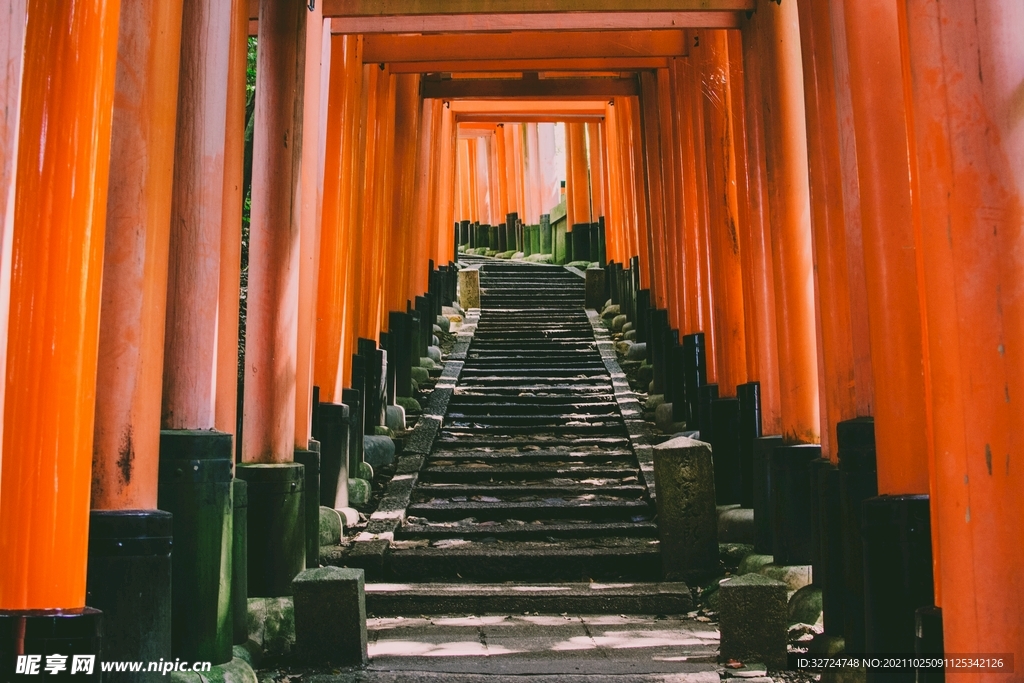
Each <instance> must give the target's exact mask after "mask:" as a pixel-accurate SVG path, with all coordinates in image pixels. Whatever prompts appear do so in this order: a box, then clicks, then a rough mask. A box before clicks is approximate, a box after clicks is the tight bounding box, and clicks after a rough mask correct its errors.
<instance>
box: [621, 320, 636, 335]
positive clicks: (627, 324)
mask: <svg viewBox="0 0 1024 683" xmlns="http://www.w3.org/2000/svg"><path fill="white" fill-rule="evenodd" d="M632 329H633V323H631V322H629V321H626V322H625V323H623V325H622V334H626V333H627V332H629V331H630V330H632Z"/></svg>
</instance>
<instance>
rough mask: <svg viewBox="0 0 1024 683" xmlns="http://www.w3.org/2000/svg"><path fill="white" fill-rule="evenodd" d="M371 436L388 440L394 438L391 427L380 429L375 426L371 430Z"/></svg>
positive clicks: (380, 427) (378, 426)
mask: <svg viewBox="0 0 1024 683" xmlns="http://www.w3.org/2000/svg"><path fill="white" fill-rule="evenodd" d="M373 436H386V437H388V438H389V439H393V438H395V432H394V430H393V429H391V427H382V426H380V425H377V426H376V427H374V428H373Z"/></svg>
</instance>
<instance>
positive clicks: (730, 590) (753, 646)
mask: <svg viewBox="0 0 1024 683" xmlns="http://www.w3.org/2000/svg"><path fill="white" fill-rule="evenodd" d="M718 621H719V631H720V632H721V634H722V640H721V644H720V650H719V652H720V654H719V657H720V659H721V660H722V661H728V660H730V659H735V660H738V661H741V662H754V661H756V662H764V663H765V664H766V665H767V666H768V667H769V668H771V669H785V668H786V665H787V661H786V660H787V656H786V635H787V630H786V621H787V615H786V584H784V583H782V582H781V581H774V580H772V579H769V578H767V577H764V576H760V575H759V574H747V575H744V576H735V577H730V578H727V579H723V580H722V581H720V582H719V585H718Z"/></svg>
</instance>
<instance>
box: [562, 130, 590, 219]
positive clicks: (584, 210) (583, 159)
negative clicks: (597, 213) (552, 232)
mask: <svg viewBox="0 0 1024 683" xmlns="http://www.w3.org/2000/svg"><path fill="white" fill-rule="evenodd" d="M585 131H586V124H583V123H566V124H565V154H566V159H568V158H569V157H570V156H571V157H572V164H571V166H567V173H566V182H565V193H566V195H567V196H568V195H570V194H571V195H572V205H573V216H572V222H573V223H589V222H591V208H590V170H589V169H588V167H587V140H586V132H585ZM569 170H571V171H572V173H571V174H569V173H568V171H569ZM569 228H570V229H571V228H572V224H570V225H569Z"/></svg>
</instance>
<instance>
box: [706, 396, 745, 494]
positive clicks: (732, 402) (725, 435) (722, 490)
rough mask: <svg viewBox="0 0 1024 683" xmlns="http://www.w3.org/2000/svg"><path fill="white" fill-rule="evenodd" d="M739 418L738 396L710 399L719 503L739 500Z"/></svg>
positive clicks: (716, 489) (716, 490)
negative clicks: (736, 397)
mask: <svg viewBox="0 0 1024 683" xmlns="http://www.w3.org/2000/svg"><path fill="white" fill-rule="evenodd" d="M711 386H715V385H711ZM739 418H740V402H739V401H738V400H737V399H735V398H719V399H715V400H714V401H712V402H711V433H710V434H709V435H708V436H709V437H710V443H711V454H712V457H713V459H714V463H715V504H716V505H731V504H733V503H739V502H740V468H739V465H740V463H739V457H740V454H739V446H740V444H739ZM702 436H703V435H702ZM703 440H704V441H708V439H703Z"/></svg>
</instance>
